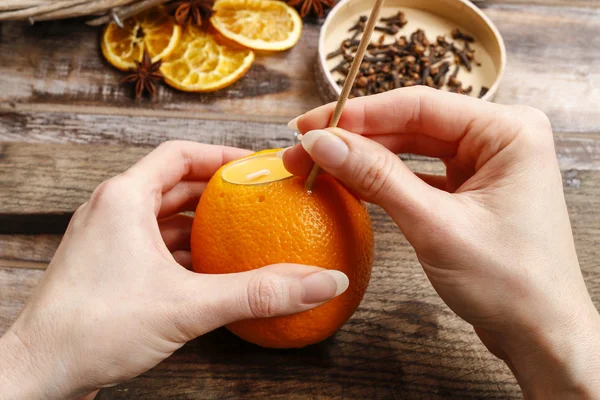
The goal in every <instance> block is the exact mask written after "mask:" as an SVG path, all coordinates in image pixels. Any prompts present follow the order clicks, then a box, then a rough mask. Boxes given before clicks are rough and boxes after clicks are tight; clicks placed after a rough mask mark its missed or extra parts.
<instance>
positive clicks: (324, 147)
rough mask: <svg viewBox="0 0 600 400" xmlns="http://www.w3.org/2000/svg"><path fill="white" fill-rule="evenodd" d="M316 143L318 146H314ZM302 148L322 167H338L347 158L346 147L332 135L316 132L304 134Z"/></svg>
mask: <svg viewBox="0 0 600 400" xmlns="http://www.w3.org/2000/svg"><path fill="white" fill-rule="evenodd" d="M317 142H318V146H315V145H316V144H317ZM302 147H304V149H305V150H306V151H307V152H308V154H310V155H311V157H312V158H313V159H314V160H315V161H316V162H317V163H318V164H319V165H320V166H322V167H332V168H337V167H340V166H341V165H342V164H343V163H344V161H346V157H348V152H349V149H348V145H347V144H346V142H344V141H343V140H342V139H340V138H339V137H337V136H335V135H334V134H333V133H331V132H328V131H324V130H316V131H310V132H308V133H306V134H304V137H303V138H302Z"/></svg>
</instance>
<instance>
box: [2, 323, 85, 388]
mask: <svg viewBox="0 0 600 400" xmlns="http://www.w3.org/2000/svg"><path fill="white" fill-rule="evenodd" d="M31 331H32V330H31V329H30V330H27V331H26V332H25V333H21V332H20V331H19V326H18V323H15V325H13V326H12V327H11V328H10V329H9V330H8V331H7V332H6V333H5V334H4V336H2V337H0V387H2V394H3V395H4V394H6V395H7V396H8V397H7V398H10V399H65V398H71V397H73V396H74V395H75V394H76V391H75V390H71V389H72V388H70V387H69V384H68V382H69V379H67V376H66V373H65V371H64V365H63V360H62V357H61V355H59V354H53V352H51V351H48V348H47V346H46V345H45V344H44V343H46V342H45V340H44V339H47V338H40V337H30V336H29V335H27V333H28V332H31Z"/></svg>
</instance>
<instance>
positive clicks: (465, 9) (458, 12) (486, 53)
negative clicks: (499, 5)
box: [315, 0, 506, 102]
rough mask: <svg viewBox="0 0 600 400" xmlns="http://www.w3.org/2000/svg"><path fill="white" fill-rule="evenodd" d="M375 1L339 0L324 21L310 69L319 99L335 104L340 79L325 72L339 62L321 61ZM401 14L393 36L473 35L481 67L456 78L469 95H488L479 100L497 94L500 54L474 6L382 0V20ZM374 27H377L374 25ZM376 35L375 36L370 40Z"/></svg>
mask: <svg viewBox="0 0 600 400" xmlns="http://www.w3.org/2000/svg"><path fill="white" fill-rule="evenodd" d="M374 4H375V0H342V1H341V2H339V3H338V4H337V5H336V6H335V7H334V9H333V10H331V12H330V13H329V16H328V17H327V19H326V20H325V23H324V24H323V27H322V28H321V34H320V36H319V50H318V51H319V54H318V61H317V65H316V71H315V74H316V78H317V88H318V90H319V93H320V95H321V97H323V100H325V101H327V102H329V101H335V100H337V98H338V96H339V93H340V91H341V88H340V87H339V86H338V84H337V83H336V80H337V79H339V78H341V77H342V76H341V75H338V74H337V73H334V74H335V76H334V74H332V73H331V72H330V70H331V69H332V68H333V67H335V65H336V64H337V63H338V62H339V60H338V59H337V58H336V59H333V60H327V59H326V57H327V54H329V53H331V52H333V51H334V50H337V49H338V48H339V46H340V43H341V42H342V40H344V39H346V38H348V37H349V36H350V35H351V34H350V33H348V29H349V28H350V27H352V26H353V25H354V24H355V23H356V21H357V20H358V18H359V17H360V16H361V15H369V13H370V12H371V9H372V7H373V5H374ZM398 11H403V12H404V13H405V14H406V17H407V19H408V24H407V25H406V26H405V27H404V28H402V29H401V30H400V32H399V33H398V34H397V36H402V35H406V36H407V37H410V34H411V33H412V32H414V31H415V30H416V29H418V28H421V29H423V30H424V31H425V34H426V35H427V38H428V39H429V40H430V41H434V40H435V39H436V37H437V36H438V35H445V36H446V37H448V38H450V32H451V31H452V29H454V28H459V29H460V30H461V31H463V32H465V33H469V34H471V35H473V36H474V37H475V39H476V43H474V44H473V45H472V46H471V47H472V48H474V49H475V50H476V52H475V57H476V59H477V61H479V62H480V63H481V66H480V67H478V66H475V65H474V66H473V71H472V72H468V71H466V70H464V68H461V70H460V73H459V75H458V79H459V80H461V81H462V82H463V84H464V87H468V86H469V85H472V86H473V92H472V94H471V95H472V96H477V95H478V94H479V91H480V89H481V87H482V86H485V87H488V88H489V91H488V92H487V94H486V95H485V96H483V99H484V100H492V99H493V98H494V96H495V95H496V92H497V91H498V86H499V84H500V81H501V79H502V76H503V74H504V69H505V65H506V49H505V47H504V41H503V39H502V36H501V35H500V33H499V32H498V29H497V28H496V27H495V26H494V24H493V23H492V22H491V21H490V20H489V19H488V17H487V16H486V15H485V14H484V13H482V12H481V11H480V10H479V9H478V8H477V7H476V6H474V5H473V4H471V3H470V2H469V1H467V0H427V1H423V0H386V2H385V4H384V7H383V10H382V12H381V16H382V17H389V16H392V15H394V14H396V13H397V12H398ZM379 25H380V24H379ZM380 35H381V33H379V32H375V33H374V34H373V39H372V40H376V39H377V38H378V37H379V36H380Z"/></svg>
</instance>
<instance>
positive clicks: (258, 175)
mask: <svg viewBox="0 0 600 400" xmlns="http://www.w3.org/2000/svg"><path fill="white" fill-rule="evenodd" d="M270 173H271V171H269V170H268V169H261V170H260V171H256V172H253V173H251V174H248V175H246V179H247V180H249V181H253V180H255V179H257V178H261V177H263V176H267V175H269V174H270Z"/></svg>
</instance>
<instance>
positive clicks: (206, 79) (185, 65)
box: [160, 24, 254, 92]
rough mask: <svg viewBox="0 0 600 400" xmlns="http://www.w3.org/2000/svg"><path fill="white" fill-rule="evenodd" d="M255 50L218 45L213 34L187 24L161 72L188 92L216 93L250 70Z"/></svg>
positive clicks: (168, 81) (172, 83)
mask: <svg viewBox="0 0 600 400" xmlns="http://www.w3.org/2000/svg"><path fill="white" fill-rule="evenodd" d="M252 62H254V52H253V51H252V50H250V49H245V48H243V49H242V48H239V49H238V48H234V47H231V46H227V45H222V44H219V43H218V42H217V41H216V40H215V37H214V36H213V35H211V34H210V33H208V32H206V31H204V30H202V29H200V28H197V27H195V26H193V25H191V24H188V25H187V26H186V27H185V28H184V29H183V32H182V35H181V40H180V41H179V44H178V45H177V47H176V48H175V50H174V51H173V52H172V53H171V54H170V55H169V56H168V57H166V58H164V59H163V63H162V66H161V67H160V72H162V74H163V76H164V77H165V82H166V83H167V84H169V85H170V86H172V87H174V88H176V89H179V90H183V91H186V92H213V91H215V90H219V89H222V88H224V87H226V86H229V85H231V84H232V83H234V82H236V81H237V80H238V79H240V78H241V77H242V76H244V74H245V73H246V72H247V71H248V69H250V66H252Z"/></svg>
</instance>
